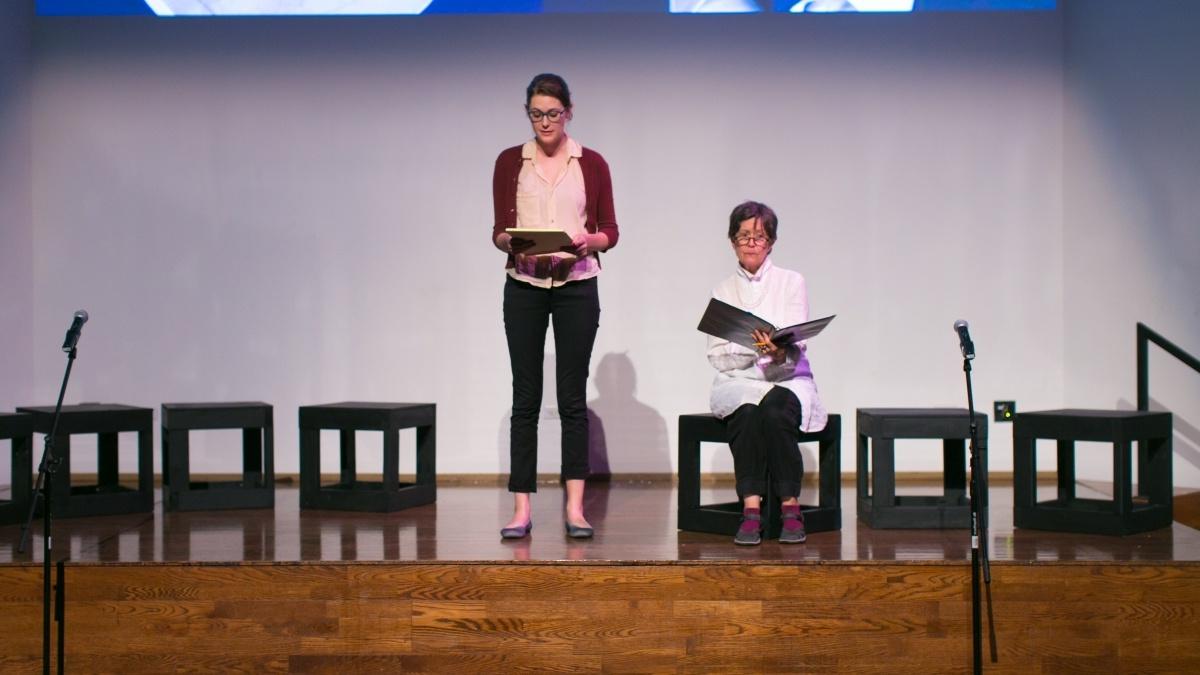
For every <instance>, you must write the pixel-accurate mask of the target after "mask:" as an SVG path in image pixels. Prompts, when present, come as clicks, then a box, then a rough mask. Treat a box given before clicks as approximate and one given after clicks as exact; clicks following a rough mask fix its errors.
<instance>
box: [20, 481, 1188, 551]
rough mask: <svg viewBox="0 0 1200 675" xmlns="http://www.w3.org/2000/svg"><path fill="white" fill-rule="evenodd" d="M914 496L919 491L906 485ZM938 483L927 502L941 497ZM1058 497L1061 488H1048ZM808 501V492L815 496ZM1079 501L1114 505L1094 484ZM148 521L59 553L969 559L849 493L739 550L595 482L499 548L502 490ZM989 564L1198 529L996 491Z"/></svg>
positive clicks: (1173, 545)
mask: <svg viewBox="0 0 1200 675" xmlns="http://www.w3.org/2000/svg"><path fill="white" fill-rule="evenodd" d="M906 489H907V493H909V494H919V493H921V492H922V490H921V489H920V488H904V487H902V488H900V491H901V493H906V492H905V490H906ZM939 489H940V487H931V488H929V490H927V491H926V493H932V492H936V491H937V490H939ZM1045 491H1046V495H1045V496H1044V497H1043V496H1040V495H1039V499H1049V498H1052V497H1053V495H1054V487H1053V486H1052V485H1051V486H1047V487H1046V488H1045ZM705 492H706V494H704V495H703V497H702V501H703V502H704V503H711V502H719V501H732V500H733V498H734V497H733V493H732V490H723V489H722V490H711V489H710V490H706V491H705ZM808 494H811V492H809V493H808ZM1079 494H1080V496H1089V497H1105V496H1107V495H1103V494H1100V493H1098V492H1095V491H1094V490H1090V489H1088V488H1087V487H1086V486H1082V485H1081V486H1080V488H1079ZM156 496H157V497H159V501H157V502H156V504H155V509H154V512H153V513H150V514H138V515H128V516H101V517H93V518H72V519H62V520H56V521H55V524H54V534H55V540H56V542H55V543H56V555H55V557H56V558H58V557H61V556H62V555H64V554H66V553H67V552H68V551H69V559H70V560H72V561H74V562H82V563H88V562H101V563H103V562H122V563H138V562H187V561H195V562H222V563H230V562H233V563H236V562H241V561H264V562H270V561H278V562H294V561H402V562H403V561H422V562H468V561H472V562H478V561H490V562H504V561H533V562H537V561H563V560H570V561H594V562H604V561H650V562H670V561H809V562H817V561H822V562H833V561H862V562H910V561H912V562H941V561H956V560H962V561H964V562H965V561H967V560H968V559H969V556H970V548H969V535H968V532H967V530H965V529H963V530H873V529H871V528H868V527H866V526H865V525H861V524H859V523H858V522H857V519H856V513H855V506H854V504H855V498H854V490H853V487H852V486H850V485H846V486H844V488H843V491H842V506H843V511H842V529H841V530H840V531H835V532H821V533H814V534H810V535H809V537H808V543H806V544H803V545H791V546H783V545H780V544H779V543H778V542H773V541H766V542H764V543H763V544H762V545H761V546H757V547H740V546H734V545H733V543H732V541H731V537H727V536H720V535H712V534H699V533H693V532H680V531H678V530H677V529H676V527H675V524H676V517H675V504H676V493H675V488H674V487H673V486H672V485H670V484H668V483H665V482H655V483H629V482H619V481H616V482H612V483H604V482H599V483H593V484H589V486H588V492H587V502H586V508H587V515H588V517H589V519H590V521H591V522H592V524H593V525H594V526H595V527H596V536H595V538H594V539H592V540H589V541H575V540H570V539H568V538H567V537H565V536H564V534H563V521H562V516H561V509H562V500H563V493H562V490H561V489H560V488H559V487H558V486H557V485H544V486H540V487H539V492H538V493H537V494H536V495H534V515H533V522H534V528H533V532H532V534H531V535H530V537H528V538H527V539H524V540H519V541H515V542H514V541H502V540H501V539H500V536H499V528H500V526H501V525H503V524H504V522H505V521H506V520H507V518H508V516H509V514H510V509H511V503H512V502H511V497H510V496H509V494H508V493H507V492H506V491H505V490H504V489H502V488H496V487H440V488H439V489H438V496H437V502H436V503H434V504H430V505H427V506H421V507H417V508H412V509H408V510H404V511H398V512H395V513H390V514H376V513H352V512H338V511H303V512H302V511H300V509H299V491H298V490H297V489H296V488H294V487H290V486H287V485H281V486H279V487H278V491H277V493H276V507H275V509H274V510H242V511H237V510H234V511H206V512H190V513H176V512H172V513H166V514H164V513H163V510H162V503H161V495H160V494H159V493H156ZM990 496H991V502H992V505H991V510H990V518H991V523H990V528H991V529H990V532H989V538H988V541H989V543H990V545H991V550H990V558H991V560H993V561H995V562H997V563H1006V562H1017V563H1028V562H1054V561H1080V562H1100V563H1103V562H1172V561H1179V562H1184V561H1192V562H1194V561H1200V531H1198V530H1195V529H1192V528H1190V527H1187V526H1184V525H1181V524H1179V523H1173V524H1172V526H1171V527H1168V528H1163V529H1161V530H1157V531H1154V532H1148V533H1143V534H1137V535H1130V536H1125V537H1111V536H1099V535H1083V534H1070V533H1060V532H1042V531H1036V530H1025V529H1021V530H1014V529H1013V526H1012V488H1011V486H1007V485H994V486H993V487H992V489H991V493H990ZM40 532H41V525H40V520H39V521H37V523H36V524H35V526H34V535H33V537H32V541H31V544H30V546H29V547H28V550H27V551H26V553H24V554H18V553H17V552H16V549H17V543H18V540H19V537H20V526H19V525H8V526H4V527H0V564H7V563H22V562H28V561H40V560H41V548H42V544H41V536H40Z"/></svg>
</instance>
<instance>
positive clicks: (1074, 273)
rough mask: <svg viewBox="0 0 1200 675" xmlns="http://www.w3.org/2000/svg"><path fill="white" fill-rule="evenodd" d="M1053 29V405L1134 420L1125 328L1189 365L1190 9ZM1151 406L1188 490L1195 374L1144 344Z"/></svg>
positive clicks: (1196, 242)
mask: <svg viewBox="0 0 1200 675" xmlns="http://www.w3.org/2000/svg"><path fill="white" fill-rule="evenodd" d="M1065 25H1066V59H1065V80H1066V87H1067V88H1066V91H1067V97H1066V98H1067V101H1068V104H1067V106H1066V109H1065V118H1064V129H1065V151H1064V153H1065V176H1066V181H1065V188H1066V203H1067V209H1066V212H1065V214H1066V215H1065V218H1064V248H1065V250H1066V256H1065V258H1064V267H1063V278H1064V281H1065V285H1064V291H1063V293H1064V303H1063V304H1064V308H1065V309H1066V313H1065V314H1064V316H1063V319H1064V338H1065V342H1064V350H1063V355H1064V364H1065V368H1066V380H1065V381H1066V387H1065V391H1064V399H1065V401H1066V402H1067V403H1070V404H1071V405H1073V406H1077V407H1108V408H1112V407H1120V408H1134V407H1136V405H1137V383H1136V369H1135V356H1136V352H1135V347H1134V345H1135V339H1134V336H1135V330H1134V326H1135V324H1136V323H1137V322H1138V321H1141V322H1144V323H1146V324H1147V325H1149V326H1150V327H1151V328H1153V329H1154V330H1156V331H1158V332H1159V333H1161V334H1162V335H1163V336H1164V337H1166V338H1167V339H1168V340H1171V341H1172V342H1174V343H1175V344H1177V345H1179V346H1180V347H1181V348H1183V349H1184V350H1186V351H1188V352H1189V353H1191V354H1195V355H1200V293H1198V291H1200V189H1198V188H1200V159H1198V158H1200V134H1197V132H1196V120H1197V119H1200V74H1198V72H1197V64H1200V45H1198V44H1197V42H1196V40H1195V36H1196V35H1197V34H1198V33H1200V5H1198V4H1197V3H1194V2H1190V1H1188V0H1158V1H1156V2H1152V3H1136V5H1132V6H1131V5H1130V4H1129V3H1123V2H1120V1H1119V0H1102V1H1100V2H1091V1H1089V2H1075V3H1072V4H1071V5H1069V11H1068V12H1067V13H1066V20H1065ZM1150 397H1151V405H1152V407H1154V408H1158V409H1169V410H1171V411H1172V412H1173V413H1174V414H1175V430H1176V433H1175V438H1174V445H1175V448H1174V449H1175V482H1176V485H1184V486H1192V487H1196V486H1200V374H1197V373H1196V372H1194V371H1192V370H1191V369H1189V368H1187V367H1186V366H1185V365H1183V364H1182V363H1181V362H1179V361H1177V360H1175V359H1174V358H1173V357H1170V356H1168V355H1167V354H1166V353H1165V352H1163V351H1162V350H1160V349H1159V348H1158V347H1155V346H1151V348H1150ZM1093 473H1095V474H1099V475H1101V476H1105V477H1108V478H1111V475H1112V468H1111V466H1105V465H1104V464H1103V463H1099V462H1098V463H1097V465H1096V467H1095V470H1094V472H1093Z"/></svg>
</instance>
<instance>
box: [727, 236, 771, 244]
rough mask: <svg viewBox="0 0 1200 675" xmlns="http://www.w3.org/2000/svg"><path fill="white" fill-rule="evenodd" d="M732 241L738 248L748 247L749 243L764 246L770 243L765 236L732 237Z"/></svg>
mask: <svg viewBox="0 0 1200 675" xmlns="http://www.w3.org/2000/svg"><path fill="white" fill-rule="evenodd" d="M733 240H734V241H735V242H737V245H738V246H749V245H750V244H751V243H753V244H757V245H758V246H764V245H766V243H767V242H768V241H770V240H769V239H767V235H765V234H743V235H739V236H736V237H734V238H733Z"/></svg>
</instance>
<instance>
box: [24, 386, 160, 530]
mask: <svg viewBox="0 0 1200 675" xmlns="http://www.w3.org/2000/svg"><path fill="white" fill-rule="evenodd" d="M17 410H18V411H19V412H27V413H30V414H32V415H33V429H34V431H36V432H38V433H40V434H48V433H50V425H51V424H52V423H53V421H54V406H37V407H33V406H30V407H22V408H17ZM123 431H132V432H136V433H137V439H138V440H137V448H138V449H137V476H138V486H137V488H136V489H130V488H127V487H124V486H122V485H121V484H120V483H119V482H118V481H119V474H118V471H117V448H118V441H117V434H118V433H120V432H123ZM77 434H96V436H97V444H96V455H97V459H96V466H97V480H96V484H95V485H72V484H71V436H72V435H77ZM153 437H154V411H153V410H151V409H150V408H138V407H134V406H128V405H119V404H110V403H83V404H80V405H64V406H63V407H62V417H60V418H59V421H58V435H57V437H55V439H54V455H55V457H57V458H58V459H59V460H61V462H62V463H61V464H59V467H58V471H56V472H55V474H54V480H53V484H52V485H51V487H50V489H51V495H52V498H53V499H54V516H55V517H56V518H73V517H76V516H110V515H114V514H118V513H149V512H150V511H152V510H153V509H154V438H153Z"/></svg>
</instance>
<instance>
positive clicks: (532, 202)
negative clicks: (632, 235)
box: [492, 73, 617, 539]
mask: <svg viewBox="0 0 1200 675" xmlns="http://www.w3.org/2000/svg"><path fill="white" fill-rule="evenodd" d="M525 114H526V115H527V116H528V117H529V121H530V123H531V124H532V125H533V140H530V141H527V142H526V143H524V144H523V145H518V146H516V147H512V148H509V149H507V150H505V151H503V152H501V153H500V156H499V157H497V158H496V169H495V172H494V173H493V174H492V203H493V207H494V209H495V215H496V220H495V226H494V227H493V229H492V242H493V243H494V244H495V246H496V248H498V249H500V250H501V251H504V252H505V253H507V254H508V263H507V265H506V267H507V271H508V277H507V278H506V279H505V282H504V333H505V335H506V336H507V338H508V357H509V361H510V363H511V366H512V385H513V403H512V432H511V433H512V435H511V448H510V452H511V458H512V462H511V467H510V473H509V479H508V490H509V492H512V493H513V497H514V505H513V517H512V520H510V521H509V522H508V524H507V525H505V526H504V528H503V529H501V530H500V535H501V536H502V537H504V538H505V539H520V538H523V537H525V536H526V535H528V534H529V531H530V530H531V529H532V527H533V523H532V521H531V517H530V503H529V500H530V494H531V493H533V492H537V426H538V415H539V414H540V412H541V407H542V359H543V351H544V347H545V343H546V326H547V324H548V322H549V321H550V320H551V319H552V320H553V321H554V348H555V353H556V355H557V361H556V373H555V382H556V388H557V392H558V412H559V416H560V417H561V419H562V480H563V482H564V484H565V485H566V492H567V499H566V513H565V515H564V518H565V524H566V532H567V535H568V536H570V537H573V538H579V539H586V538H588V537H591V536H592V534H593V530H592V526H591V525H590V524H589V523H588V521H587V519H586V518H585V517H584V514H583V488H584V480H585V479H586V478H587V476H588V419H587V377H588V369H589V362H590V361H591V357H592V344H593V343H594V342H595V339H596V328H597V327H598V326H599V324H600V299H599V296H598V294H597V290H596V277H597V275H599V274H600V258H599V256H598V255H597V254H598V253H599V252H600V251H606V250H608V249H610V248H612V247H613V246H615V245H616V243H617V218H616V214H615V213H614V211H613V198H612V179H611V177H610V176H609V173H608V164H607V163H606V162H605V161H604V158H603V157H601V156H600V154H599V153H597V152H595V151H594V150H591V149H588V148H585V147H583V146H581V145H580V144H579V143H578V142H577V141H576V140H575V139H573V138H571V137H570V136H568V135H567V129H566V127H567V122H569V121H570V120H571V117H572V114H573V108H572V107H571V93H570V91H569V90H568V89H567V83H566V82H565V81H564V80H563V78H561V77H559V76H558V75H552V74H549V73H544V74H541V75H538V76H536V77H534V78H533V81H532V82H530V83H529V87H527V88H526V90H525ZM512 227H531V228H556V229H561V230H565V231H566V232H567V234H569V235H570V236H571V246H570V247H568V248H569V250H564V251H562V252H558V253H552V254H546V255H523V254H522V253H521V251H523V250H526V249H528V247H529V246H530V244H531V242H530V241H528V240H523V239H521V238H519V237H513V236H510V235H509V234H508V233H506V232H505V231H504V230H505V229H506V228H512Z"/></svg>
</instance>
